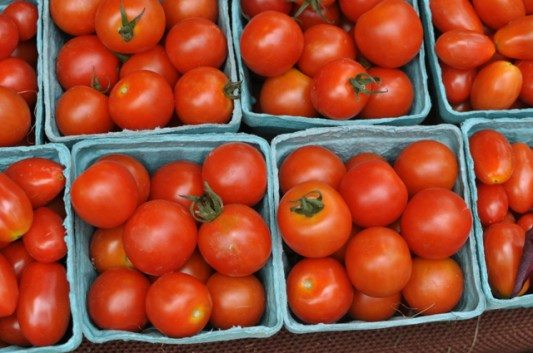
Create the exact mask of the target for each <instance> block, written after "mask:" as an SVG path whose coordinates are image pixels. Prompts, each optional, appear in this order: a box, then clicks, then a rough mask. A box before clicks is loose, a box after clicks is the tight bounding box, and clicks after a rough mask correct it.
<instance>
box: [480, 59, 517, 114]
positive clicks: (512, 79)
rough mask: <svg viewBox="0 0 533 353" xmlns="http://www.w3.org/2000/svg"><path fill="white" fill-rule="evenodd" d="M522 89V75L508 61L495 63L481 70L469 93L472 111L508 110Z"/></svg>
mask: <svg viewBox="0 0 533 353" xmlns="http://www.w3.org/2000/svg"><path fill="white" fill-rule="evenodd" d="M521 88H522V73H521V72H520V69H518V68H517V67H516V66H515V65H513V64H511V63H510V62H508V61H495V62H493V63H491V64H489V65H487V66H485V67H484V68H483V69H481V70H480V71H479V72H478V74H477V75H476V78H475V79H474V83H473V84H472V91H471V93H470V103H471V104H472V108H473V109H478V110H491V109H509V108H510V107H511V106H512V105H513V103H514V102H515V101H516V100H517V99H518V96H519V95H520V90H521Z"/></svg>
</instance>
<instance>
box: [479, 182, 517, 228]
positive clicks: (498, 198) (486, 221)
mask: <svg viewBox="0 0 533 353" xmlns="http://www.w3.org/2000/svg"><path fill="white" fill-rule="evenodd" d="M508 209H509V199H508V197H507V194H506V193H505V189H504V188H503V186H502V185H498V184H495V185H486V184H483V183H478V185H477V213H478V216H479V220H480V221H481V224H483V225H485V226H487V225H491V224H493V223H498V222H501V221H503V220H504V219H505V216H506V215H507V211H508Z"/></svg>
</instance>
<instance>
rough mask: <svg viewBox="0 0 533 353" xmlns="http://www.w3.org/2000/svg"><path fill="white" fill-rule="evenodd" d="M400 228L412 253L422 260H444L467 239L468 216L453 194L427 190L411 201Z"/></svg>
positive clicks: (458, 198) (431, 189)
mask: <svg viewBox="0 0 533 353" xmlns="http://www.w3.org/2000/svg"><path fill="white" fill-rule="evenodd" d="M400 227H401V232H402V236H403V237H404V238H405V240H406V241H407V244H409V248H410V249H411V251H412V252H414V253H415V254H417V255H418V256H421V257H424V258H426V259H435V260H436V259H444V258H446V257H450V256H452V255H453V254H455V253H456V252H457V251H459V249H461V247H462V246H463V245H464V244H465V243H466V241H467V240H468V236H469V235H470V230H471V228H472V213H471V212H470V210H469V209H468V206H467V205H466V203H465V201H464V200H463V199H462V198H461V197H460V196H459V195H457V194H456V193H454V192H453V191H450V190H447V189H443V188H429V189H424V190H422V191H419V192H418V193H417V194H415V196H413V197H412V198H411V200H410V201H409V203H408V204H407V207H406V208H405V211H404V213H403V215H402V219H401V222H400Z"/></svg>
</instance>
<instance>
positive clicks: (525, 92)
mask: <svg viewBox="0 0 533 353" xmlns="http://www.w3.org/2000/svg"><path fill="white" fill-rule="evenodd" d="M516 67H518V69H520V72H521V73H522V89H521V90H520V100H521V101H522V102H524V103H525V104H526V105H529V106H533V60H530V61H525V60H524V61H519V62H518V63H517V64H516Z"/></svg>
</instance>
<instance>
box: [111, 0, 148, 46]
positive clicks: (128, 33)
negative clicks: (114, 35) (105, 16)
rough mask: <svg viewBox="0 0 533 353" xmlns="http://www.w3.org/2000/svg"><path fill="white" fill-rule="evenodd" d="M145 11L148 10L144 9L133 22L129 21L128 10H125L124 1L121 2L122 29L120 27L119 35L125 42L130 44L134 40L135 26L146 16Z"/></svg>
mask: <svg viewBox="0 0 533 353" xmlns="http://www.w3.org/2000/svg"><path fill="white" fill-rule="evenodd" d="M145 10H146V9H145V8H144V9H143V10H142V11H141V13H140V14H138V15H137V16H135V17H134V18H133V20H131V21H129V20H128V15H127V14H126V9H125V8H124V1H123V0H120V19H121V21H122V27H120V29H119V30H118V33H119V34H120V36H121V37H122V39H124V41H125V42H129V41H131V40H132V39H133V30H134V29H135V25H136V24H137V22H138V21H139V20H140V19H141V17H142V16H143V15H144V11H145Z"/></svg>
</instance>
